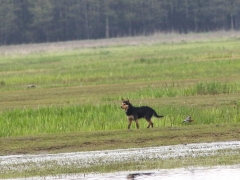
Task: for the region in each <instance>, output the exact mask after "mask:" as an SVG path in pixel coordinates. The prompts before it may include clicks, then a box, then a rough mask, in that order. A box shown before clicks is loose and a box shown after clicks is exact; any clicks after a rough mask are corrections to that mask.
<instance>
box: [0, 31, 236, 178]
mask: <svg viewBox="0 0 240 180" xmlns="http://www.w3.org/2000/svg"><path fill="white" fill-rule="evenodd" d="M230 34H231V32H230ZM225 35H226V34H225ZM200 36H202V37H203V36H204V37H205V38H204V40H203V39H202V38H201V37H200ZM210 36H213V35H212V34H211V35H210ZM210 36H209V34H195V35H193V34H190V35H189V36H184V35H182V36H181V35H171V36H169V35H166V36H154V37H148V38H147V37H144V38H140V37H138V38H129V39H128V38H125V39H122V42H120V41H119V39H111V40H105V41H104V40H101V41H83V42H66V43H56V44H52V43H51V44H39V45H31V46H29V45H22V46H8V47H0V127H1V128H0V142H1V143H0V146H1V148H0V155H6V154H25V153H34V154H37V153H41V152H49V153H55V152H69V151H88V150H102V149H115V148H131V147H146V146H158V145H170V144H178V143H186V142H188V143H190V142H209V141H227V140H238V139H239V128H237V127H238V126H239V124H240V114H239V108H240V101H239V93H240V84H239V78H240V71H239V68H240V51H239V39H238V36H237V35H234V36H231V37H230V36H224V37H223V38H222V37H220V36H221V34H220V36H218V37H217V38H216V37H215V36H214V38H213V39H212V38H210ZM159 37H161V38H162V39H164V40H163V41H160V40H157V39H158V38H159ZM189 37H190V38H189ZM194 37H195V38H194ZM229 37H230V38H229ZM161 38H159V39H161ZM167 38H168V39H167ZM94 43H95V44H94ZM65 46H66V47H65ZM29 85H34V86H35V88H34V87H33V88H31V86H29ZM122 97H123V98H129V99H130V101H131V102H132V103H133V104H134V105H136V106H140V105H149V106H151V107H153V108H154V109H155V110H156V111H157V112H158V113H159V114H161V115H164V116H165V117H164V118H163V119H161V120H157V119H156V118H154V119H153V122H154V125H155V128H153V129H145V128H146V126H147V123H146V121H145V120H141V121H140V123H141V124H140V131H137V130H135V127H134V124H133V125H132V129H134V130H131V131H127V130H126V127H127V120H126V117H125V114H124V112H123V110H122V109H121V108H120V104H121V98H122ZM189 115H190V116H192V118H193V119H194V120H195V121H194V122H193V123H192V124H186V125H185V124H181V121H182V120H183V119H185V118H186V117H187V116H189ZM143 134H144V136H143ZM105 138H106V139H105ZM159 139H160V140H161V141H159ZM226 157H227V156H226ZM232 157H233V156H232ZM228 158H229V159H231V158H230V157H227V159H228ZM213 159H214V157H213ZM172 162H174V160H173V161H172ZM227 162H229V163H231V162H233V161H231V160H227ZM148 163H149V164H150V162H148ZM170 164H171V163H170ZM210 164H211V163H210ZM120 166H122V165H119V166H118V165H117V166H116V167H120ZM123 166H124V165H123ZM129 166H130V164H129ZM154 166H155V165H154ZM154 166H153V167H154ZM156 167H158V166H156ZM169 167H171V165H169ZM96 169H98V170H100V169H99V167H96ZM105 169H111V168H110V167H109V166H106V167H105ZM113 169H114V168H113ZM90 170H94V168H93V169H90ZM84 171H85V170H84ZM86 171H87V170H86ZM100 171H101V170H100ZM57 172H61V171H60V170H59V171H57ZM32 173H33V172H31V174H32ZM49 173H50V174H51V173H54V172H52V171H50V170H49ZM43 174H45V172H44V173H43Z"/></svg>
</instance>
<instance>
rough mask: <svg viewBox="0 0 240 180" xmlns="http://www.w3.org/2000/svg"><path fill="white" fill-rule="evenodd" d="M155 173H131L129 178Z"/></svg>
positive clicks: (132, 179) (131, 179) (133, 178)
mask: <svg viewBox="0 0 240 180" xmlns="http://www.w3.org/2000/svg"><path fill="white" fill-rule="evenodd" d="M152 174H153V173H131V174H128V175H127V179H130V180H135V179H136V178H137V177H139V176H151V175H152Z"/></svg>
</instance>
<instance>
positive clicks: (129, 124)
mask: <svg viewBox="0 0 240 180" xmlns="http://www.w3.org/2000/svg"><path fill="white" fill-rule="evenodd" d="M131 124H132V119H130V118H129V119H128V129H130V127H131Z"/></svg>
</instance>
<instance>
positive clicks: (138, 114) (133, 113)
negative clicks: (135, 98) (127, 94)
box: [121, 99, 163, 129]
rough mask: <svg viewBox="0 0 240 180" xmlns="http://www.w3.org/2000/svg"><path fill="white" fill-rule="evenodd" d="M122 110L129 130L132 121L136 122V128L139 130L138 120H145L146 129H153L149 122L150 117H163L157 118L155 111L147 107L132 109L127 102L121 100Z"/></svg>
mask: <svg viewBox="0 0 240 180" xmlns="http://www.w3.org/2000/svg"><path fill="white" fill-rule="evenodd" d="M121 108H122V109H124V110H125V112H126V115H127V118H128V129H130V126H131V124H132V121H133V120H134V121H135V122H136V126H137V128H139V123H138V119H140V118H145V119H146V120H147V121H148V123H149V124H148V127H147V128H149V127H150V126H151V127H153V122H152V121H151V118H152V116H155V117H157V118H162V117H163V116H159V115H158V114H157V113H156V111H155V110H154V109H152V108H150V107H148V106H140V107H134V106H133V105H132V104H131V103H130V102H129V100H124V99H122V106H121Z"/></svg>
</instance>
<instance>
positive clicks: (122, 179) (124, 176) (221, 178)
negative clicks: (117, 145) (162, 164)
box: [15, 164, 240, 180]
mask: <svg viewBox="0 0 240 180" xmlns="http://www.w3.org/2000/svg"><path fill="white" fill-rule="evenodd" d="M239 178H240V164H239V165H234V166H216V167H209V168H206V167H192V168H187V169H183V168H181V169H166V170H149V171H146V172H119V173H106V174H87V175H84V174H75V175H60V176H55V177H54V176H51V177H50V176H49V177H44V178H39V177H35V178H24V179H18V180H30V179H31V180H37V179H44V180H52V179H54V180H78V179H80V180H112V179H116V180H143V179H144V180H146V179H148V180H176V179H177V180H203V179H206V180H227V179H231V180H239ZM15 180H16V179H15Z"/></svg>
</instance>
